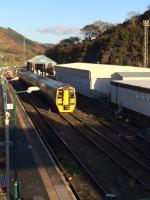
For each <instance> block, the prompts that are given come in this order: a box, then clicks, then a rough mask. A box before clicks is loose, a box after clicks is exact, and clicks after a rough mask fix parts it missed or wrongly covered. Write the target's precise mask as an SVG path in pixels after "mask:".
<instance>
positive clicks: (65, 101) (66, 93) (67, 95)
mask: <svg viewBox="0 0 150 200" xmlns="http://www.w3.org/2000/svg"><path fill="white" fill-rule="evenodd" d="M63 104H64V105H69V92H68V90H67V89H64V97H63Z"/></svg>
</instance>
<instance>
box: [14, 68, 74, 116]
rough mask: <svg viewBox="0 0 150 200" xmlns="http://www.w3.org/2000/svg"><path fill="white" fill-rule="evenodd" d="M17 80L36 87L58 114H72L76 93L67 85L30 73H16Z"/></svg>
mask: <svg viewBox="0 0 150 200" xmlns="http://www.w3.org/2000/svg"><path fill="white" fill-rule="evenodd" d="M17 75H18V77H19V79H21V80H23V81H24V82H26V83H27V84H30V85H33V86H38V87H39V88H40V91H41V92H42V93H43V94H44V95H45V96H46V97H47V98H48V100H49V101H50V103H52V104H53V105H54V106H55V107H56V108H57V111H58V112H73V111H74V109H75V107H76V91H75V88H74V87H73V86H71V85H69V84H64V83H61V82H58V81H55V80H53V79H49V78H47V77H43V76H39V75H38V74H35V73H32V72H30V71H23V70H22V71H21V70H19V71H18V72H17Z"/></svg>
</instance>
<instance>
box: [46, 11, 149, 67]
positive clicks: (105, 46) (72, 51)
mask: <svg viewBox="0 0 150 200" xmlns="http://www.w3.org/2000/svg"><path fill="white" fill-rule="evenodd" d="M147 19H150V10H148V11H146V12H145V13H144V14H142V15H132V16H130V19H127V20H126V21H125V22H124V23H123V24H118V25H115V26H114V25H111V24H109V26H105V27H104V28H105V29H103V31H99V29H97V28H96V27H95V25H96V24H95V23H94V24H93V25H87V26H85V27H84V28H83V29H82V31H84V35H85V39H84V40H83V41H82V42H74V43H71V42H70V43H69V39H68V43H67V45H66V43H63V42H62V41H61V42H60V43H59V44H57V45H56V46H55V47H52V48H49V49H48V50H46V52H45V54H46V56H48V57H50V58H51V59H53V60H55V61H56V62H57V63H69V62H90V63H97V62H99V63H105V64H118V65H132V66H143V41H144V31H143V20H147ZM97 31H99V32H97ZM97 33H98V34H97Z"/></svg>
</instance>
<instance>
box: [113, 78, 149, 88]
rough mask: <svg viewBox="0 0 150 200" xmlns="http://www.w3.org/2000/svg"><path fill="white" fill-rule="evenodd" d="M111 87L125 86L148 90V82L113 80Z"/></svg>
mask: <svg viewBox="0 0 150 200" xmlns="http://www.w3.org/2000/svg"><path fill="white" fill-rule="evenodd" d="M111 83H112V84H113V85H120V86H121V85H122V86H123V85H126V86H133V87H139V88H146V89H149V90H150V80H115V81H114V80H113V81H111Z"/></svg>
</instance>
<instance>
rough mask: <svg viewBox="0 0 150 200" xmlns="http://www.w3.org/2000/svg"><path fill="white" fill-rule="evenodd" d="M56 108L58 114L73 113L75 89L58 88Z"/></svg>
mask: <svg viewBox="0 0 150 200" xmlns="http://www.w3.org/2000/svg"><path fill="white" fill-rule="evenodd" d="M56 106H57V108H58V111H59V112H73V111H74V109H75V107H76V92H75V88H73V87H72V86H70V87H59V88H58V89H57V91H56Z"/></svg>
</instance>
